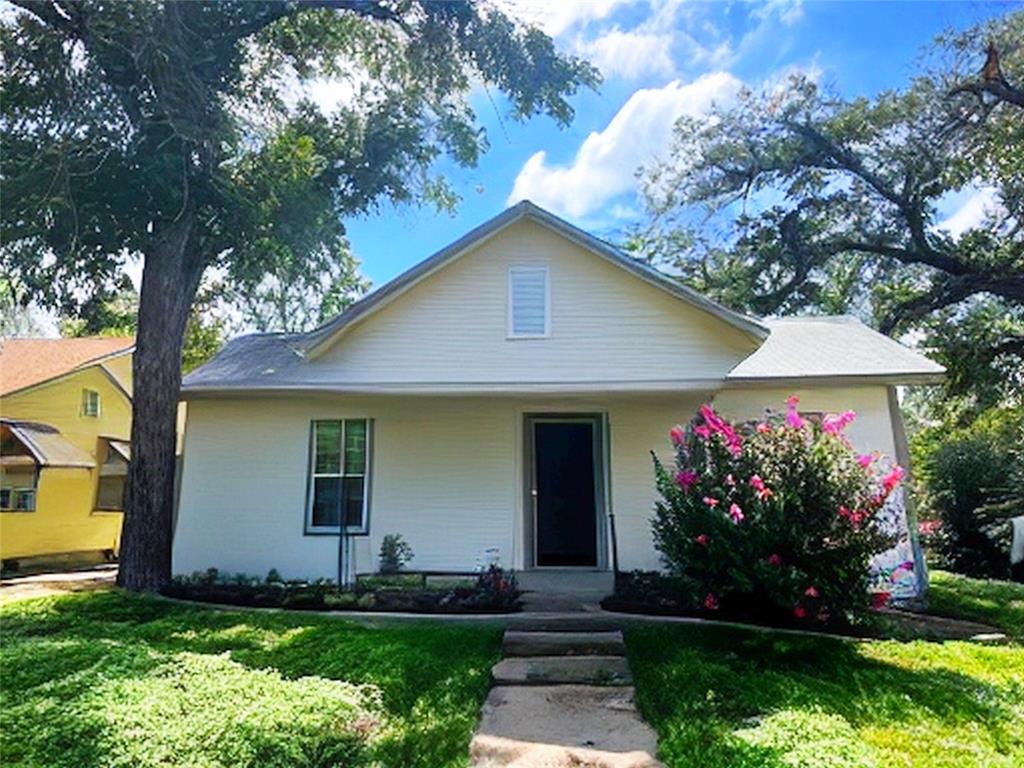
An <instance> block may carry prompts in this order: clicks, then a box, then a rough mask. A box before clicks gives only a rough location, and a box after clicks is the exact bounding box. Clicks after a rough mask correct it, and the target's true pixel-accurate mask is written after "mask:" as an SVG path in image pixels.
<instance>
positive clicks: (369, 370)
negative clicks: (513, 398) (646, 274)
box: [308, 220, 756, 384]
mask: <svg viewBox="0 0 1024 768" xmlns="http://www.w3.org/2000/svg"><path fill="white" fill-rule="evenodd" d="M523 264H530V265H546V266H547V267H548V269H549V276H548V279H549V288H550V293H551V301H550V315H551V316H550V318H549V321H550V337H549V338H532V339H509V338H508V275H509V268H510V267H512V266H516V265H523ZM755 346H756V344H755V343H754V341H752V340H751V339H749V338H748V337H747V336H745V335H744V334H743V333H741V332H740V331H738V330H736V329H735V328H733V327H731V326H729V325H727V324H726V323H724V322H722V321H721V320H719V319H717V318H715V317H713V316H711V315H709V314H707V313H706V312H703V311H701V310H698V309H696V308H694V307H692V306H690V305H688V304H686V303H685V302H684V301H681V300H680V299H678V298H676V297H673V296H671V295H669V294H668V293H666V292H665V291H663V290H661V289H659V288H655V287H654V286H652V285H650V284H648V283H646V282H644V281H643V280H641V279H639V278H637V277H635V276H634V275H632V274H630V273H628V272H626V271H625V270H623V269H622V268H621V267H618V266H615V265H613V264H610V263H608V262H606V261H604V260H603V259H601V258H600V257H598V256H595V255H594V254H593V253H591V252H589V251H587V250H585V249H583V248H581V247H580V246H577V245H576V244H574V243H572V242H571V241H569V240H566V239H565V238H564V237H561V236H560V235H558V234H556V233H554V232H552V231H551V230H549V229H547V228H546V227H544V226H542V225H539V224H537V223H535V222H532V221H529V220H525V221H520V222H517V223H515V224H512V225H510V226H509V227H508V228H507V229H505V230H503V231H501V232H499V233H498V234H497V235H495V236H494V237H492V238H491V239H489V240H487V241H485V242H483V243H482V244H481V245H479V246H478V247H477V248H476V249H475V250H474V251H472V252H470V253H468V254H465V255H463V256H462V257H460V258H459V259H457V260H455V261H454V262H453V263H451V264H449V265H448V266H446V267H444V268H443V269H441V270H439V271H438V272H437V273H435V274H434V275H431V276H430V277H427V278H425V279H424V280H423V281H422V282H421V283H419V284H417V285H415V286H414V287H412V288H410V289H409V290H407V291H406V292H405V293H403V294H401V295H400V296H399V297H398V298H396V299H394V300H392V301H391V303H389V304H387V305H385V306H384V307H382V308H380V309H378V310H377V311H376V312H374V313H373V314H371V315H370V316H369V317H367V318H366V319H365V320H363V321H362V322H360V323H358V324H357V325H355V326H354V327H353V328H351V329H350V330H349V331H347V332H346V334H345V335H343V336H342V337H341V338H340V339H339V340H338V341H337V342H336V343H335V345H334V346H333V347H332V348H330V349H328V350H327V351H326V352H324V353H323V354H322V355H321V356H320V357H318V358H316V359H315V360H313V361H310V362H309V364H308V366H309V367H308V373H309V377H310V379H311V380H314V381H319V382H332V383H338V384H359V383H401V384H419V383H438V382H454V383H531V382H541V383H544V382H555V383H573V382H582V383H588V382H645V381H665V380H672V381H676V380H693V379H716V378H717V379H721V378H723V377H724V376H725V374H726V373H727V372H728V371H729V370H730V369H731V368H732V367H733V366H734V365H735V364H736V363H737V362H738V361H739V360H741V359H742V358H743V357H745V356H746V355H747V354H749V353H750V352H751V351H752V350H753V349H754V348H755Z"/></svg>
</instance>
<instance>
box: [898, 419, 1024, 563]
mask: <svg viewBox="0 0 1024 768" xmlns="http://www.w3.org/2000/svg"><path fill="white" fill-rule="evenodd" d="M1022 446H1024V409H1022V408H1019V407H1018V408H994V409H992V410H990V411H987V412H986V413H985V414H983V415H982V416H981V417H979V418H978V419H977V420H976V421H975V422H974V423H973V424H971V425H970V426H968V427H964V428H961V429H946V428H943V427H933V428H929V429H926V430H923V431H922V432H920V433H919V434H917V435H915V437H914V443H913V449H914V458H915V462H916V464H915V466H916V467H917V468H918V470H919V472H918V474H919V475H920V479H921V483H922V486H923V490H924V494H923V506H924V510H923V512H924V513H925V515H927V516H928V517H930V518H933V519H934V520H936V521H937V522H939V523H941V525H939V526H938V527H937V529H936V531H935V535H934V536H932V537H929V541H928V543H929V545H930V549H931V551H932V553H933V554H934V556H935V558H936V560H937V561H938V564H939V565H941V566H942V567H944V568H948V569H949V570H952V571H955V572H957V573H963V574H967V575H970V576H975V577H983V578H998V579H1005V578H1008V577H1009V575H1010V557H1009V551H1010V539H1011V536H1012V534H1011V527H1010V523H1009V519H1010V518H1011V517H1014V516H1016V515H1020V514H1024V493H1022V491H1021V483H1022V481H1024V448H1022Z"/></svg>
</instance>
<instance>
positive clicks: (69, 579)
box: [0, 565, 117, 605]
mask: <svg viewBox="0 0 1024 768" xmlns="http://www.w3.org/2000/svg"><path fill="white" fill-rule="evenodd" d="M116 578H117V566H116V565H101V566H96V567H91V568H83V569H80V570H65V571H58V572H53V573H40V574H32V575H29V576H11V577H9V578H4V579H3V580H0V605H3V604H4V603H8V602H13V601H15V600H27V599H30V598H33V597H47V596H49V595H62V594H65V593H67V592H88V591H91V590H94V589H105V588H107V587H110V586H113V584H114V580H115V579H116Z"/></svg>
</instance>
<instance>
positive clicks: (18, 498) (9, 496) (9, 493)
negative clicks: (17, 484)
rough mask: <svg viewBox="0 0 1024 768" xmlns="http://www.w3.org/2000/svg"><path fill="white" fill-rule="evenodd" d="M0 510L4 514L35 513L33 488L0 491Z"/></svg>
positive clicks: (34, 491) (34, 490)
mask: <svg viewBox="0 0 1024 768" xmlns="http://www.w3.org/2000/svg"><path fill="white" fill-rule="evenodd" d="M0 509H2V510H4V511H5V512H35V509H36V489H35V488H2V489H0Z"/></svg>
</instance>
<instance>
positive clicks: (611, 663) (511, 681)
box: [491, 656, 633, 685]
mask: <svg viewBox="0 0 1024 768" xmlns="http://www.w3.org/2000/svg"><path fill="white" fill-rule="evenodd" d="M491 675H492V676H493V677H494V684H495V685H563V684H581V685H632V684H633V676H632V675H631V674H630V672H629V664H628V662H627V661H626V659H625V657H623V656H530V657H520V658H511V659H502V660H501V661H499V662H498V663H497V664H495V665H494V667H493V668H492V669H491Z"/></svg>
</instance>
